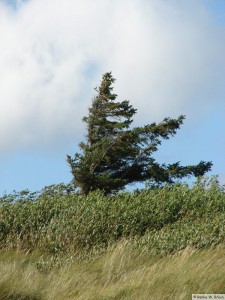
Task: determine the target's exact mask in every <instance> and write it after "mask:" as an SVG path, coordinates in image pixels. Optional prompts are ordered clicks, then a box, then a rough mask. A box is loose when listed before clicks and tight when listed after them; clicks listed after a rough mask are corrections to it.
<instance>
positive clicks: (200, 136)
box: [0, 0, 225, 195]
mask: <svg viewBox="0 0 225 300" xmlns="http://www.w3.org/2000/svg"><path fill="white" fill-rule="evenodd" d="M224 36H225V1H224V0H198V1H196V0H189V1H180V0H171V1H164V0H151V1H149V0H123V1H121V0H115V1H110V0H96V1H91V0H83V1H78V0H27V1H22V0H20V1H13V0H3V1H0V40H1V44H0V67H1V74H0V99H1V101H0V141H1V142H0V166H1V167H0V195H1V194H3V193H4V192H7V193H10V192H12V191H13V190H17V191H19V190H23V189H30V190H32V191H35V190H40V189H41V188H43V187H44V186H47V185H50V184H54V183H60V182H64V183H68V182H69V181H70V180H71V179H72V176H71V174H70V169H69V166H68V165H67V163H66V154H70V155H73V154H74V153H75V152H76V151H77V150H78V148H77V145H78V143H79V142H80V141H82V140H84V136H85V127H84V124H82V121H81V119H82V117H83V116H84V115H86V114H87V109H88V107H89V106H90V105H91V99H92V97H93V95H94V87H96V86H97V85H98V84H99V82H100V80H101V76H102V74H103V73H105V72H107V71H112V73H113V75H114V77H115V78H116V79H117V81H116V83H115V90H114V91H115V92H116V93H117V94H118V95H119V96H118V99H121V100H124V99H128V100H130V103H131V104H132V105H133V106H134V107H135V108H137V109H138V111H137V114H136V117H135V120H134V125H138V126H139V125H144V124H148V123H152V122H155V121H156V122H159V121H161V120H162V119H163V118H164V117H168V116H169V117H173V118H176V117H178V116H179V115H180V114H185V115H186V120H185V122H184V125H183V126H182V127H181V129H180V130H179V131H178V133H177V135H176V136H175V137H173V138H171V139H170V140H168V141H164V142H163V143H162V145H161V147H160V148H159V151H158V152H157V153H156V155H155V157H156V158H157V159H158V160H159V161H160V162H165V163H172V162H176V161H180V162H181V164H183V165H185V164H197V163H198V162H199V161H200V160H205V161H212V162H213V168H212V172H211V173H209V175H211V174H214V175H216V174H218V175H219V180H220V182H221V183H222V184H225V158H224V153H225V130H224V128H225V84H224V83H225V57H224V53H225V39H224Z"/></svg>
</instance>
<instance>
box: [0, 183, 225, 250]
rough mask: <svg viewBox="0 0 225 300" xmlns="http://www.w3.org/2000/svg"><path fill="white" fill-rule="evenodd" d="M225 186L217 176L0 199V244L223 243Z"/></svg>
mask: <svg viewBox="0 0 225 300" xmlns="http://www.w3.org/2000/svg"><path fill="white" fill-rule="evenodd" d="M224 213H225V191H224V189H223V188H222V187H220V186H219V185H218V183H217V182H216V180H211V181H207V180H206V181H204V180H203V181H198V182H197V183H196V184H195V185H194V186H193V187H192V188H190V187H188V185H186V184H176V185H174V186H173V187H170V186H164V187H161V188H157V189H146V190H144V191H142V192H134V193H129V192H126V193H120V194H117V195H116V196H109V197H106V196H104V195H103V194H102V193H101V192H94V193H91V194H89V195H88V196H86V197H83V196H80V195H78V194H71V195H66V194H60V196H59V194H57V193H56V194H55V193H50V194H47V195H46V194H44V195H42V196H41V197H39V198H38V199H37V200H29V199H25V200H24V199H18V200H17V201H14V200H13V197H9V196H8V197H5V198H4V197H3V198H2V199H1V200H0V250H2V251H6V250H7V251H11V250H23V251H33V250H37V249H38V250H40V251H42V250H44V251H48V252H49V253H56V254H60V253H63V254H69V255H70V256H71V255H72V256H73V255H76V254H77V253H78V252H79V253H81V252H82V251H83V253H85V251H86V253H89V254H90V253H95V252H98V251H101V250H104V249H107V248H108V247H109V246H110V245H112V244H114V243H115V242H117V241H118V240H120V239H123V238H126V239H128V240H132V241H133V243H134V244H136V246H137V247H141V246H145V247H148V248H149V251H152V253H154V254H168V253H175V252H177V251H180V250H181V249H185V248H186V247H187V246H191V247H194V248H196V249H202V248H207V247H209V246H215V245H218V244H221V243H224V240H225V218H224Z"/></svg>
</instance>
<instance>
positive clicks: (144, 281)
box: [0, 240, 225, 300]
mask: <svg viewBox="0 0 225 300" xmlns="http://www.w3.org/2000/svg"><path fill="white" fill-rule="evenodd" d="M224 250H225V248H224V246H217V247H216V248H215V249H213V248H209V249H207V250H194V249H192V248H187V249H185V250H182V251H181V252H178V253H177V254H174V255H167V256H156V255H152V254H150V253H149V252H148V250H147V249H146V248H144V247H143V248H142V249H140V248H139V249H137V248H134V246H133V245H132V244H131V243H130V242H128V241H125V240H123V241H121V242H118V243H117V244H116V245H114V246H113V247H111V248H110V249H108V251H106V252H105V253H104V254H102V255H100V256H98V257H96V258H94V259H92V260H88V261H76V260H74V259H72V260H70V261H67V260H63V258H61V264H60V263H59V262H58V263H57V262H56V263H55V264H52V265H51V268H43V267H44V265H45V264H46V265H48V264H49V261H51V257H49V256H45V255H43V254H42V255H41V254H37V253H36V254H35V253H33V254H22V253H15V252H12V253H5V254H1V255H0V299H1V300H14V299H15V300H19V299H21V300H62V299H63V300H67V299H68V300H69V299H79V300H106V299H111V300H112V299H114V300H116V299H117V300H119V299H134V300H136V299H140V300H145V299H146V300H147V299H191V294H194V293H217V294H219V293H225V255H224V253H225V251H224Z"/></svg>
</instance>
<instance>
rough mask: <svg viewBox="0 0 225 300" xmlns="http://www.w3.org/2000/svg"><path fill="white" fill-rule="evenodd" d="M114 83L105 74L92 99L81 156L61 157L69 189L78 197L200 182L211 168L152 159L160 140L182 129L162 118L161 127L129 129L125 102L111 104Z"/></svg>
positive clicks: (176, 121)
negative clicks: (141, 185) (143, 185)
mask: <svg viewBox="0 0 225 300" xmlns="http://www.w3.org/2000/svg"><path fill="white" fill-rule="evenodd" d="M114 81H115V79H114V78H113V77H112V74H111V73H105V74H104V75H103V77H102V82H101V84H100V86H99V88H96V89H95V90H96V91H97V95H96V96H95V97H94V99H93V101H92V107H91V108H89V115H88V116H86V117H84V118H83V121H84V122H85V123H86V124H87V136H86V141H85V142H82V143H80V144H79V147H80V149H81V152H82V153H81V154H80V153H76V154H75V156H74V158H71V157H70V156H67V161H68V163H69V164H70V166H71V170H72V174H73V176H74V182H75V184H76V185H77V186H78V187H80V189H81V192H82V194H85V195H87V194H88V193H89V192H90V191H93V190H96V189H100V190H102V191H104V193H105V194H110V193H113V192H117V191H119V190H121V189H123V188H124V187H125V186H126V185H127V184H129V183H134V182H144V181H146V180H149V179H151V180H153V181H154V182H156V183H164V182H168V183H173V182H174V180H176V179H178V178H183V177H185V176H189V175H194V176H196V177H197V176H202V175H204V174H205V173H206V172H207V171H209V170H210V169H211V166H212V163H211V162H204V161H201V162H200V163H199V164H198V165H191V166H180V163H179V162H176V163H174V164H169V165H165V164H159V163H157V162H156V161H155V159H154V158H153V157H152V154H153V152H155V151H157V150H158V145H160V144H161V140H162V139H169V137H171V136H173V135H175V133H176V131H177V129H179V128H180V125H181V124H182V123H183V120H184V118H185V117H184V116H183V115H181V116H180V117H179V118H178V119H170V118H165V119H164V120H163V121H162V122H161V123H159V124H156V123H152V124H149V125H145V126H144V127H135V128H133V129H130V128H129V127H130V125H131V123H132V122H133V119H132V117H133V116H134V114H135V113H136V109H134V108H133V107H132V105H130V104H129V101H127V100H125V101H122V102H117V101H116V98H117V95H116V94H113V87H112V84H113V83H114Z"/></svg>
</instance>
